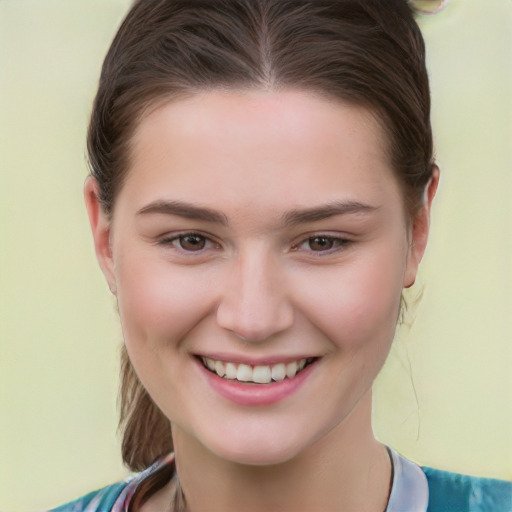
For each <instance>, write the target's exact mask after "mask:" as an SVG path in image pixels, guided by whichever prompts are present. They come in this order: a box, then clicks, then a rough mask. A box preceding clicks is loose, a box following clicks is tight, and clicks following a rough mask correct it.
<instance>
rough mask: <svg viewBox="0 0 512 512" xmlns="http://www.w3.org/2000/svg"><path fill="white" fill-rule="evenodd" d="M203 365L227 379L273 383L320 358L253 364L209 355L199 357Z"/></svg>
mask: <svg viewBox="0 0 512 512" xmlns="http://www.w3.org/2000/svg"><path fill="white" fill-rule="evenodd" d="M198 359H199V360H200V361H201V363H202V364H203V366H204V367H205V368H206V369H207V370H209V371H210V372H212V373H215V374H216V375H218V376H219V377H222V378H223V379H227V380H234V381H235V380H236V381H238V382H245V383H249V384H251V383H252V384H271V383H272V382H280V381H283V380H285V379H293V378H294V377H295V376H296V375H297V374H299V373H300V372H301V371H302V370H304V368H306V367H307V366H309V365H310V364H313V363H314V362H315V361H316V360H317V359H318V358H317V357H309V358H307V359H298V360H297V361H291V362H289V363H276V364H272V365H257V366H251V365H248V364H244V363H231V362H226V361H218V360H215V359H210V358H209V357H198Z"/></svg>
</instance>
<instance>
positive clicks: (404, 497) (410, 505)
mask: <svg viewBox="0 0 512 512" xmlns="http://www.w3.org/2000/svg"><path fill="white" fill-rule="evenodd" d="M388 451H389V454H390V456H391V460H392V462H393V484H392V486H391V493H390V495H389V501H388V506H387V508H386V512H426V511H427V506H428V482H427V477H426V476H425V473H424V472H423V470H422V469H421V468H420V467H419V466H417V465H416V464H414V463H413V462H411V461H409V460H407V459H404V457H402V456H401V455H399V454H398V453H397V452H395V451H394V450H393V449H391V448H388Z"/></svg>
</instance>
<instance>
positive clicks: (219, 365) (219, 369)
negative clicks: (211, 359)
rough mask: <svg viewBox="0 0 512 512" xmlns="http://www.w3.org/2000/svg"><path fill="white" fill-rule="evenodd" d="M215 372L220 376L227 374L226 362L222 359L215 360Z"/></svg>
mask: <svg viewBox="0 0 512 512" xmlns="http://www.w3.org/2000/svg"><path fill="white" fill-rule="evenodd" d="M215 373H216V374H217V375H218V376H219V377H224V375H226V370H225V369H224V363H223V362H222V361H215Z"/></svg>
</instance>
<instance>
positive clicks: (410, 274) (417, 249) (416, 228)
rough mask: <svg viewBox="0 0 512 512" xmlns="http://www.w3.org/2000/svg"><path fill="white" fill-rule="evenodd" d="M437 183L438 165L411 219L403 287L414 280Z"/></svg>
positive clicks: (407, 286)
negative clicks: (417, 209)
mask: <svg viewBox="0 0 512 512" xmlns="http://www.w3.org/2000/svg"><path fill="white" fill-rule="evenodd" d="M438 184H439V167H438V166H437V165H435V166H434V169H433V171H432V177H431V178H430V180H429V182H428V183H427V186H426V187H425V193H424V197H423V206H422V207H421V209H420V211H419V212H418V214H417V215H416V216H415V218H414V219H413V224H412V228H411V233H410V244H409V251H408V254H407V266H406V270H405V274H404V287H405V288H409V287H411V286H412V285H413V284H414V282H415V281H416V275H417V273H418V266H419V264H420V261H421V259H422V258H423V254H424V253H425V249H426V247H427V241H428V233H429V230H430V209H431V206H432V201H433V200H434V196H435V195H436V190H437V185H438Z"/></svg>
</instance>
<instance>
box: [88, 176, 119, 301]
mask: <svg viewBox="0 0 512 512" xmlns="http://www.w3.org/2000/svg"><path fill="white" fill-rule="evenodd" d="M99 197H100V195H99V185H98V182H97V181H96V180H95V179H94V178H93V177H91V176H89V177H88V178H87V180H86V181H85V186H84V199H85V207H86V209H87V214H88V216H89V223H90V225H91V231H92V237H93V240H94V248H95V250H96V258H97V259H98V263H99V264H100V267H101V270H102V271H103V274H104V276H105V278H106V280H107V283H108V287H109V288H110V291H111V292H112V293H113V294H115V293H116V279H115V274H114V261H113V258H112V250H111V247H110V220H109V219H108V217H107V215H106V214H105V212H104V211H103V208H102V206H101V202H100V199H99Z"/></svg>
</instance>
